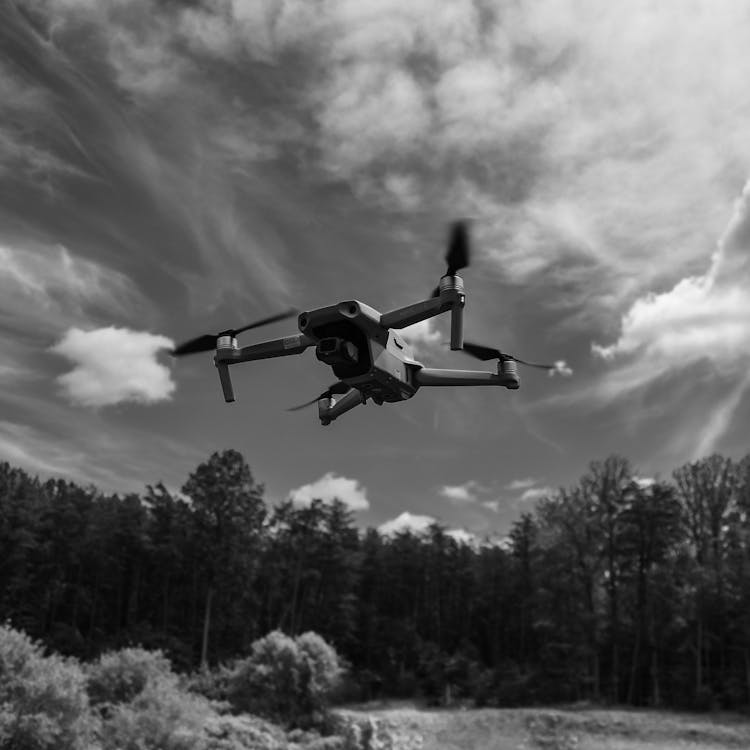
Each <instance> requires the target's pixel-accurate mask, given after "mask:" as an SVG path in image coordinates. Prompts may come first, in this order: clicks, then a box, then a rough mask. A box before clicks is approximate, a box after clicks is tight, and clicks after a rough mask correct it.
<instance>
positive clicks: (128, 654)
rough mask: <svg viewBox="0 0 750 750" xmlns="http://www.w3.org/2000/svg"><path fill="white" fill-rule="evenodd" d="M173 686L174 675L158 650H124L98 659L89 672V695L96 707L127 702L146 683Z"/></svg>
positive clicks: (174, 683)
mask: <svg viewBox="0 0 750 750" xmlns="http://www.w3.org/2000/svg"><path fill="white" fill-rule="evenodd" d="M157 682H166V683H169V684H171V685H173V686H174V685H176V683H177V676H176V675H175V674H174V673H173V672H172V667H171V665H170V663H169V660H168V659H167V658H166V657H165V656H164V654H162V652H161V651H145V650H144V649H142V648H124V649H122V650H121V651H111V652H109V653H106V654H103V655H102V656H101V657H99V660H98V661H97V662H96V663H94V664H92V665H91V666H90V667H89V669H88V692H89V698H90V699H91V703H92V704H93V705H95V706H100V705H105V706H106V705H117V704H120V703H129V702H130V701H132V700H133V699H134V698H135V697H136V696H137V695H139V694H140V693H141V692H142V691H143V690H144V689H145V688H146V686H147V685H148V684H150V683H157Z"/></svg>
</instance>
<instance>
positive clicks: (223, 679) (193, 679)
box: [182, 664, 234, 703]
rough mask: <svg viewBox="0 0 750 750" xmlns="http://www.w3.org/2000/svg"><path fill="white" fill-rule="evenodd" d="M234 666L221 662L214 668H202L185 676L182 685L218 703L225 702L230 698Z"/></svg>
mask: <svg viewBox="0 0 750 750" xmlns="http://www.w3.org/2000/svg"><path fill="white" fill-rule="evenodd" d="M233 674H234V667H230V666H227V665H226V664H220V665H219V666H217V667H215V668H214V669H201V670H200V671H198V672H193V674H191V675H188V676H187V677H185V678H183V680H182V685H183V687H184V688H185V689H186V690H189V691H190V692H192V693H198V694H199V695H202V696H204V697H205V698H208V699H209V700H211V701H215V702H216V703H224V702H226V701H227V700H228V699H229V692H230V686H231V680H232V675H233Z"/></svg>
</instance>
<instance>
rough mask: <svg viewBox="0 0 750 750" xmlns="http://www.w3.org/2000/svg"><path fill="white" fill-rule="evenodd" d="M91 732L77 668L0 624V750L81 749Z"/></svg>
mask: <svg viewBox="0 0 750 750" xmlns="http://www.w3.org/2000/svg"><path fill="white" fill-rule="evenodd" d="M93 729H94V721H93V720H92V719H91V718H90V716H89V711H88V698H87V696H86V678H85V676H84V674H83V671H82V670H81V668H80V667H79V665H78V664H77V663H76V662H75V661H74V660H72V659H63V658H62V657H59V656H44V654H43V651H42V647H41V646H40V645H38V644H37V643H35V642H34V641H32V640H31V639H30V638H29V637H28V636H27V635H25V634H24V633H21V632H19V631H17V630H13V629H12V628H10V627H7V626H0V747H13V748H33V749H34V750H46V749H47V748H49V749H50V750H53V748H54V749H55V750H58V749H59V750H79V749H80V750H83V749H84V748H87V749H88V748H90V747H91V745H90V741H89V740H90V737H91V735H92V731H93Z"/></svg>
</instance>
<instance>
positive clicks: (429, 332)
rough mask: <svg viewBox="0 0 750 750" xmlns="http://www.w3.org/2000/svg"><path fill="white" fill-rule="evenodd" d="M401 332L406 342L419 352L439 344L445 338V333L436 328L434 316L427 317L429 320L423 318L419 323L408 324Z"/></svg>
mask: <svg viewBox="0 0 750 750" xmlns="http://www.w3.org/2000/svg"><path fill="white" fill-rule="evenodd" d="M400 333H401V336H403V337H404V339H405V340H406V343H407V344H410V345H411V346H412V347H413V348H414V350H415V352H417V353H418V352H419V351H420V350H424V349H425V348H429V347H433V346H439V345H440V342H441V340H442V338H443V335H442V334H441V333H440V331H439V330H437V328H436V323H435V319H434V318H427V320H421V321H420V322H419V323H415V324H414V325H411V326H407V327H406V328H403V329H402V330H401V332H400Z"/></svg>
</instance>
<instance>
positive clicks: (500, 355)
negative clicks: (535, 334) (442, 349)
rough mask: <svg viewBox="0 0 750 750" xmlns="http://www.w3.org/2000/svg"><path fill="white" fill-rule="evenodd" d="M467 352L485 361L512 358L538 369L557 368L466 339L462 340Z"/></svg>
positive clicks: (521, 363)
mask: <svg viewBox="0 0 750 750" xmlns="http://www.w3.org/2000/svg"><path fill="white" fill-rule="evenodd" d="M463 350H464V351H465V352H466V353H467V354H469V355H471V356H472V357H476V358H477V359H481V360H482V361H483V362H486V361H487V360H489V359H512V360H513V361H514V362H518V364H520V365H526V366H527V367H538V368H539V369H540V370H557V367H556V366H555V365H542V364H539V363H537V362H525V361H524V360H522V359H518V357H514V356H513V355H512V354H505V353H504V352H501V351H500V350H499V349H493V348H492V347H489V346H482V345H481V344H472V343H470V342H468V341H464V349H463Z"/></svg>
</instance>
